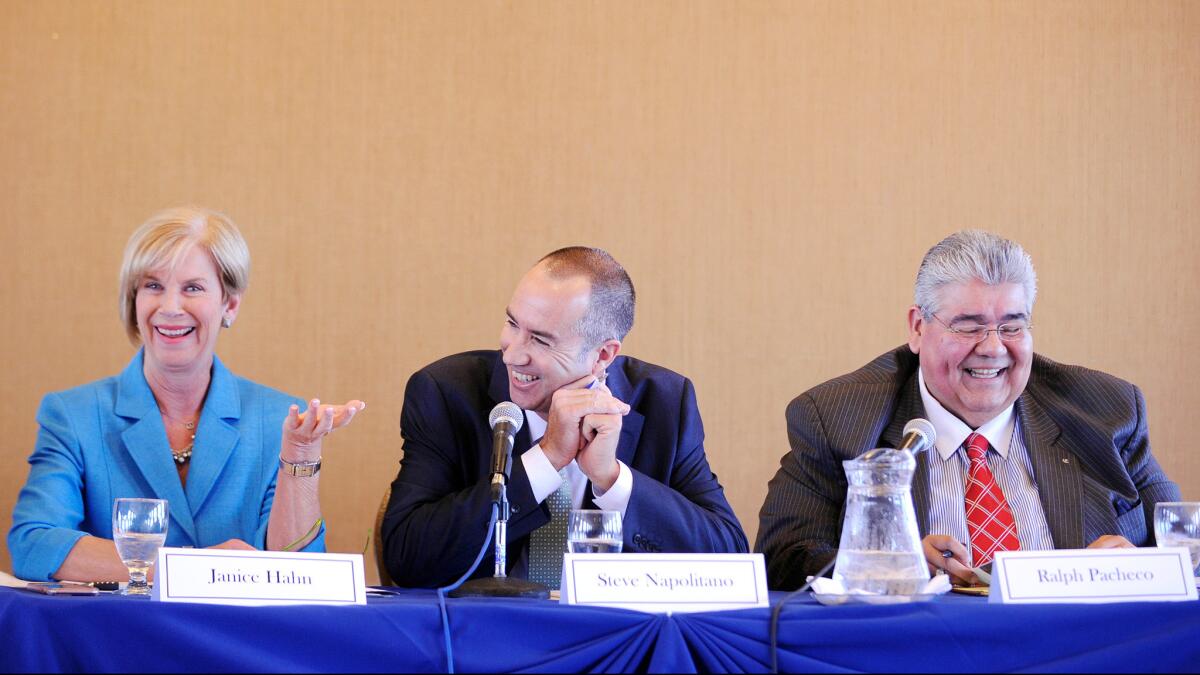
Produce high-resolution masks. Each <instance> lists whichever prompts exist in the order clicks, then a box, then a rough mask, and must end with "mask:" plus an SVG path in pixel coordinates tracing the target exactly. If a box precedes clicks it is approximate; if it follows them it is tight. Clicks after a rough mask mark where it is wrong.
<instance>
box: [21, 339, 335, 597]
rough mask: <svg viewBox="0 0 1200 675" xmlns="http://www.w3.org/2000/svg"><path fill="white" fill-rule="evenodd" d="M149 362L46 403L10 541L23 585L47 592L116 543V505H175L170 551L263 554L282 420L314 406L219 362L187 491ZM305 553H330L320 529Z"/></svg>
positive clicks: (139, 361)
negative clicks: (230, 545) (91, 542)
mask: <svg viewBox="0 0 1200 675" xmlns="http://www.w3.org/2000/svg"><path fill="white" fill-rule="evenodd" d="M142 359H143V354H142V352H141V351H140V350H139V351H138V353H137V355H136V356H135V357H134V358H133V361H132V362H130V364H129V366H128V367H127V368H125V370H124V372H122V373H121V374H120V375H118V376H117V377H110V378H107V379H103V380H99V381H97V382H93V383H91V384H86V385H84V386H82V387H76V388H75V389H68V390H66V391H62V392H57V393H52V394H47V395H46V397H45V398H44V399H42V405H41V408H40V409H39V410H38V415H37V420H38V425H39V429H38V438H37V446H36V447H35V448H34V451H33V455H32V456H31V457H30V458H29V465H30V468H29V479H28V480H27V481H26V482H25V486H24V487H23V488H21V494H20V495H19V496H18V497H17V504H16V507H15V508H14V509H13V526H12V530H10V531H9V533H8V550H9V552H10V553H11V554H12V561H13V570H14V572H15V573H16V575H17V576H18V577H21V578H23V579H31V580H39V581H40V580H49V579H50V575H51V574H53V573H54V572H55V571H57V570H58V568H59V567H61V566H62V563H63V561H64V560H65V559H66V557H67V554H68V553H70V551H71V548H72V547H73V546H74V545H75V542H77V541H78V540H79V539H80V538H81V537H83V536H84V535H87V534H90V535H93V536H96V537H101V538H103V539H112V507H113V500H114V499H116V498H118V497H152V498H158V499H166V500H167V501H168V502H169V510H170V515H171V520H170V524H169V525H168V527H167V544H166V545H167V546H192V547H196V548H200V547H205V546H212V545H215V544H220V543H221V542H223V541H226V540H227V539H235V538H236V539H241V540H243V541H245V542H246V543H248V544H250V545H252V546H255V547H257V548H259V549H262V548H264V547H265V545H266V537H267V520H268V518H269V516H270V514H271V502H272V500H273V499H274V497H275V478H276V475H277V472H278V468H279V443H280V437H281V434H282V433H283V432H282V427H283V420H284V418H285V417H286V416H287V413H288V407H289V406H290V405H292V404H293V403H296V404H298V405H300V406H301V408H303V407H304V406H305V405H306V404H305V402H304V401H300V400H298V399H295V398H293V397H291V396H288V395H286V394H283V393H280V392H278V391H275V390H273V389H269V388H267V387H264V386H262V385H258V384H255V383H253V382H251V381H249V380H246V379H243V378H240V377H237V376H236V375H234V374H233V373H231V372H229V370H228V369H227V368H226V367H225V366H224V365H223V364H222V363H221V361H220V359H217V358H216V357H215V356H214V357H213V367H212V379H211V381H210V383H209V387H208V395H207V396H206V397H205V399H204V407H203V408H202V409H201V412H200V421H199V423H198V424H197V425H196V440H195V446H194V449H193V454H192V459H191V467H190V468H189V469H188V480H187V488H186V489H185V488H184V487H183V485H181V484H180V482H179V473H178V471H177V470H176V468H175V461H174V459H172V457H171V453H170V449H169V445H168V442H167V432H166V429H165V428H164V427H163V423H162V415H161V413H160V412H159V409H158V405H157V403H156V402H155V400H154V395H153V394H152V393H151V391H150V386H149V385H148V384H147V383H146V378H145V376H144V375H143V374H142ZM303 550H305V551H318V552H320V551H324V550H325V530H324V527H323V526H322V528H321V531H320V533H319V534H318V536H317V537H316V539H314V540H313V541H312V542H311V543H310V544H309V545H308V546H306V547H305V548H304V549H303Z"/></svg>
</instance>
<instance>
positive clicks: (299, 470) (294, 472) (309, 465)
mask: <svg viewBox="0 0 1200 675" xmlns="http://www.w3.org/2000/svg"><path fill="white" fill-rule="evenodd" d="M279 470H280V471H282V472H284V473H285V474H287V475H289V476H296V477H297V478H309V477H311V476H315V475H317V474H318V473H320V472H321V458H320V457H318V458H317V461H315V462H289V461H287V460H286V459H284V458H283V455H280V456H279Z"/></svg>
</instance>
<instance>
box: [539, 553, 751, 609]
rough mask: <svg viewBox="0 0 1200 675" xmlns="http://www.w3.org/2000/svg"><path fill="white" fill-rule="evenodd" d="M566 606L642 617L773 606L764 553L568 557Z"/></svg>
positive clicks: (563, 598)
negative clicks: (616, 610) (609, 609)
mask: <svg viewBox="0 0 1200 675" xmlns="http://www.w3.org/2000/svg"><path fill="white" fill-rule="evenodd" d="M560 601H561V602H562V603H563V604H566V605H592V606H599V607H621V608H624V609H636V610H638V611H642V612H711V611H717V610H724V609H748V608H751V607H766V606H768V604H769V603H768V599H767V573H766V566H765V564H764V563H763V556H762V554H761V553H574V554H572V553H568V554H567V555H565V556H564V557H563V577H562V593H561V596H560Z"/></svg>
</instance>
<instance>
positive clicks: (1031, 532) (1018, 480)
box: [917, 370, 1054, 557]
mask: <svg viewBox="0 0 1200 675" xmlns="http://www.w3.org/2000/svg"><path fill="white" fill-rule="evenodd" d="M917 379H918V381H919V382H920V387H921V402H922V403H924V404H925V414H926V415H928V416H929V421H930V422H932V423H933V426H934V428H935V429H936V430H937V441H936V443H935V444H934V445H935V446H936V452H927V453H925V457H926V459H925V461H926V462H928V466H929V511H930V512H929V533H930V534H947V535H950V536H951V537H954V538H955V539H957V540H958V541H959V542H961V543H962V544H963V547H964V548H966V549H967V555H968V557H970V555H971V538H970V535H969V534H968V533H967V514H966V483H967V474H968V473H969V471H970V467H971V461H970V459H968V458H967V452H966V450H965V449H963V443H965V442H966V440H967V436H970V435H971V434H972V433H978V434H980V435H982V436H983V437H984V438H986V439H988V443H989V444H991V446H992V447H991V449H990V450H988V453H987V463H988V468H989V469H991V472H992V475H993V476H995V478H996V483H997V484H998V485H999V486H1000V490H1001V492H1003V493H1004V498H1005V500H1007V501H1008V507H1009V509H1011V510H1012V514H1013V519H1015V520H1016V522H1017V539H1019V540H1020V542H1021V550H1024V551H1045V550H1051V549H1053V548H1054V539H1053V538H1052V537H1051V536H1050V527H1049V525H1047V524H1046V513H1045V511H1043V509H1042V501H1041V499H1040V497H1039V496H1038V487H1037V481H1036V480H1035V479H1034V476H1033V463H1032V462H1031V461H1030V459H1029V451H1028V450H1027V449H1026V448H1025V441H1024V439H1023V438H1022V437H1021V421H1020V419H1018V417H1017V415H1016V412H1015V410H1014V406H1011V405H1010V406H1009V407H1008V408H1007V409H1005V410H1004V412H1002V413H1000V414H999V415H997V416H996V417H995V418H993V419H992V420H990V421H988V422H987V423H986V424H984V425H982V426H980V427H979V428H978V429H971V428H970V427H969V426H967V425H966V424H965V423H964V422H963V421H962V420H960V419H958V418H957V417H955V416H954V415H953V414H952V413H951V412H950V411H948V410H946V408H945V407H943V406H942V404H941V403H939V402H938V400H937V399H935V398H934V397H933V396H932V395H931V394H930V393H929V389H927V388H926V387H925V376H924V374H923V373H921V372H920V371H919V370H918V372H917Z"/></svg>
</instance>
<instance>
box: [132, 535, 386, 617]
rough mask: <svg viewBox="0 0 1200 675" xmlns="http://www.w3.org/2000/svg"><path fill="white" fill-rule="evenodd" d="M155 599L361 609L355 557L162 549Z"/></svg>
mask: <svg viewBox="0 0 1200 675" xmlns="http://www.w3.org/2000/svg"><path fill="white" fill-rule="evenodd" d="M153 596H154V599H155V600H162V601H163V602H200V603H208V604H219V605H365V604H367V593H366V582H365V580H364V577H363V560H362V556H361V555H359V554H342V553H282V552H279V551H226V550H223V549H195V548H161V549H159V551H158V563H157V565H156V568H155V581H154V590H153Z"/></svg>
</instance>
